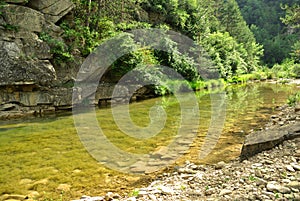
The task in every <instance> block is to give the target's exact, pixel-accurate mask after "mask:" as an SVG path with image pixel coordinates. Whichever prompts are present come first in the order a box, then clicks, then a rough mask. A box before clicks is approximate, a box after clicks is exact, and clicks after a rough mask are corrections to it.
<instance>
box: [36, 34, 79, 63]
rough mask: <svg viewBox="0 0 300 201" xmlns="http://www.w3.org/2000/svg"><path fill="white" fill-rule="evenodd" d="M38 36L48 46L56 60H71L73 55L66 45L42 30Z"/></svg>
mask: <svg viewBox="0 0 300 201" xmlns="http://www.w3.org/2000/svg"><path fill="white" fill-rule="evenodd" d="M39 38H40V39H41V40H43V41H45V42H47V44H48V45H49V46H50V48H51V53H52V54H53V57H54V59H55V61H56V62H66V61H72V60H73V55H72V54H71V53H70V52H69V50H68V47H67V45H66V44H65V43H64V42H63V41H60V40H58V39H55V38H53V37H52V36H50V35H49V34H47V33H45V32H42V33H40V35H39Z"/></svg>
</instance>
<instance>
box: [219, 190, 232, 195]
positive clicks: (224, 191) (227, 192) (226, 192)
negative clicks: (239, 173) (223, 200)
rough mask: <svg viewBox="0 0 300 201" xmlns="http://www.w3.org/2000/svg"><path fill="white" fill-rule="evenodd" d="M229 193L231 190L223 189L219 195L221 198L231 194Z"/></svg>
mask: <svg viewBox="0 0 300 201" xmlns="http://www.w3.org/2000/svg"><path fill="white" fill-rule="evenodd" d="M231 193H232V190H228V189H223V190H221V192H220V194H219V195H220V196H223V195H228V194H231Z"/></svg>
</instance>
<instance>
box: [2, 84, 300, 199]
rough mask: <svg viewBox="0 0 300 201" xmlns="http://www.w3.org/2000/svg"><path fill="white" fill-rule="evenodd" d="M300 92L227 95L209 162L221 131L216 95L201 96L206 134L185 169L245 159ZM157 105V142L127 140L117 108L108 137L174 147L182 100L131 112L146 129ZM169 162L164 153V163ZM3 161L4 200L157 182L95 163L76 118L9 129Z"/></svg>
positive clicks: (259, 87)
mask: <svg viewBox="0 0 300 201" xmlns="http://www.w3.org/2000/svg"><path fill="white" fill-rule="evenodd" d="M294 90H295V87H293V86H283V85H272V84H250V85H247V86H240V85H236V86H232V87H229V88H228V89H226V96H225V100H226V101H225V104H226V119H225V123H224V128H223V131H222V134H221V135H220V136H219V139H218V143H217V144H216V146H215V147H214V149H213V150H212V152H211V153H210V154H209V155H208V156H207V157H205V158H203V159H201V160H199V150H201V148H202V145H203V142H204V141H205V139H207V138H209V137H207V136H206V134H207V131H208V129H209V128H210V125H213V124H212V121H211V110H212V103H211V97H212V96H211V95H210V94H209V93H207V92H205V93H203V92H197V93H196V96H197V98H198V100H199V109H200V121H199V128H198V129H196V130H193V133H196V137H195V139H194V141H193V143H192V144H187V143H185V142H184V140H182V141H181V142H180V143H182V146H190V148H189V149H188V150H185V149H181V148H182V147H180V146H178V150H177V151H178V152H181V154H183V156H182V157H181V158H179V159H178V161H177V163H180V162H183V161H185V160H190V161H193V162H196V163H214V162H218V161H220V160H231V159H234V158H236V157H238V155H239V152H240V149H241V145H242V142H243V139H244V136H245V134H247V133H248V132H249V131H250V130H251V129H259V128H260V127H262V126H263V125H264V124H265V123H266V121H268V119H269V117H270V115H271V114H273V113H275V112H276V110H275V108H276V106H280V105H282V104H284V103H285V102H286V99H287V96H288V95H289V94H291V93H294ZM212 93H214V92H212ZM215 93H218V91H216V92H215ZM157 105H158V106H161V107H162V108H164V110H165V112H166V115H167V118H166V122H165V126H164V128H163V129H162V130H161V131H160V132H159V134H157V135H156V136H154V137H152V138H149V139H136V138H134V137H129V136H127V135H126V134H124V133H123V132H122V131H121V130H120V129H118V126H117V125H116V124H115V123H114V121H113V116H112V113H111V109H110V108H104V109H100V110H97V112H96V116H97V119H98V122H99V126H100V127H101V128H102V130H103V132H104V134H105V135H106V137H107V138H108V139H109V141H110V142H111V143H113V144H114V145H115V146H117V147H118V148H119V149H121V150H123V151H125V152H128V153H134V154H147V153H152V152H154V153H156V152H157V150H163V149H164V147H167V146H168V145H169V144H170V143H171V142H172V141H173V140H174V137H175V136H176V135H177V131H178V128H179V127H180V123H181V121H182V119H181V114H180V106H179V103H178V101H177V100H176V99H175V98H174V97H163V98H156V99H151V100H146V101H142V102H136V103H133V104H131V105H130V117H131V119H132V121H133V122H134V123H135V124H136V125H137V126H140V127H146V126H147V125H148V124H149V122H150V118H149V108H151V107H152V106H157ZM213 121H214V120H213ZM87 129H89V128H87ZM212 131H213V129H212ZM90 132H92V131H90ZM163 156H164V154H163V152H162V153H161V158H163ZM0 159H1V163H0V196H1V195H2V194H23V195H27V194H28V193H30V192H32V191H37V192H39V194H40V197H41V198H42V199H45V198H53V199H57V198H59V197H60V196H63V198H64V199H65V200H69V199H70V198H79V197H80V196H81V195H83V194H89V195H99V194H103V193H104V192H107V191H113V192H114V191H122V192H129V191H130V190H132V189H133V188H135V187H136V186H137V185H141V184H143V183H144V182H147V181H148V179H149V176H141V175H140V176H138V175H128V174H125V173H119V172H116V171H113V170H109V169H107V168H105V166H103V165H101V164H100V163H98V162H97V161H96V160H94V159H93V158H92V157H91V156H90V155H89V154H88V153H87V152H86V150H85V148H84V146H83V145H82V144H81V142H80V140H79V137H78V135H77V133H76V129H75V126H74V123H73V118H72V116H61V117H56V118H40V119H32V120H28V121H26V122H24V121H5V122H1V125H0ZM166 160H167V159H166ZM116 164H118V161H116ZM123 165H124V164H123ZM152 165H155V164H154V163H153V164H152ZM59 184H69V185H71V188H70V191H68V192H64V193H63V195H61V193H62V192H61V190H60V189H57V187H58V186H59Z"/></svg>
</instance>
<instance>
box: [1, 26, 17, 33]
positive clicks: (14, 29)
mask: <svg viewBox="0 0 300 201" xmlns="http://www.w3.org/2000/svg"><path fill="white" fill-rule="evenodd" d="M2 26H3V27H4V29H5V30H8V31H15V32H18V31H19V27H18V26H16V25H13V24H3V25H2Z"/></svg>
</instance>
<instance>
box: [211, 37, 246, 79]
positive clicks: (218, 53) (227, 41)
mask: <svg viewBox="0 0 300 201" xmlns="http://www.w3.org/2000/svg"><path fill="white" fill-rule="evenodd" d="M206 46H207V47H208V53H209V55H210V56H211V58H212V59H213V61H214V62H215V65H216V66H217V67H218V69H219V72H220V74H221V77H223V78H226V79H228V78H230V77H232V76H233V75H237V74H243V73H247V72H248V71H249V69H248V65H247V63H246V62H245V56H246V55H247V52H246V50H245V49H244V47H243V46H242V45H241V44H238V43H237V42H236V40H234V38H233V37H231V36H230V35H229V33H228V32H225V33H221V32H216V33H212V34H209V35H208V37H207V41H206Z"/></svg>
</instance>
